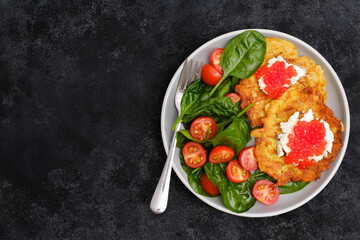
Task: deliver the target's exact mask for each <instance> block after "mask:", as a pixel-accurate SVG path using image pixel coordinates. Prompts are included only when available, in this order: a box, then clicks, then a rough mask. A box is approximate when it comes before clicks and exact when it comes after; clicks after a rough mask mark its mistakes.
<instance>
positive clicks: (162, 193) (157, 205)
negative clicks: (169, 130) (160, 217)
mask: <svg viewBox="0 0 360 240" xmlns="http://www.w3.org/2000/svg"><path fill="white" fill-rule="evenodd" d="M180 126H181V123H178V125H176V127H175V130H174V136H173V138H172V141H171V146H170V151H169V155H168V157H167V159H166V162H165V166H164V169H163V171H162V174H161V176H160V179H159V182H158V184H157V186H156V189H155V192H154V195H153V197H152V199H151V202H150V208H151V210H152V211H153V212H154V213H156V214H160V213H163V212H164V211H165V209H166V207H167V202H168V196H169V187H170V177H171V169H172V165H173V161H174V155H175V149H176V132H177V131H179V130H180Z"/></svg>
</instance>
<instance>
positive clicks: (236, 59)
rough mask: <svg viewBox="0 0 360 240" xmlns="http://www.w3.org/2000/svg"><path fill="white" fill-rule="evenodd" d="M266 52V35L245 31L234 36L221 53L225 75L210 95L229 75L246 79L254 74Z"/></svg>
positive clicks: (212, 92)
mask: <svg viewBox="0 0 360 240" xmlns="http://www.w3.org/2000/svg"><path fill="white" fill-rule="evenodd" d="M265 53H266V41H265V37H264V36H263V35H262V34H261V33H259V32H257V31H254V30H249V31H245V32H243V33H241V34H239V35H238V36H236V37H235V38H233V39H232V40H231V41H230V42H229V43H228V44H227V45H226V47H225V49H224V52H223V53H222V55H221V60H220V64H221V67H222V69H223V70H224V75H223V77H222V78H221V79H220V81H219V82H218V83H217V84H216V86H215V87H214V88H213V89H212V91H211V92H210V96H212V95H213V94H214V92H215V91H216V90H217V89H218V87H219V86H220V84H221V83H222V82H223V81H224V80H225V79H226V78H227V77H229V76H235V77H237V78H241V79H244V78H248V77H250V76H251V75H253V74H254V73H255V72H256V70H257V69H258V68H259V67H260V65H261V64H262V63H263V61H264V57H265Z"/></svg>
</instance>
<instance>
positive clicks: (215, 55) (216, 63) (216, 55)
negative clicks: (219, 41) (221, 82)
mask: <svg viewBox="0 0 360 240" xmlns="http://www.w3.org/2000/svg"><path fill="white" fill-rule="evenodd" d="M223 51H224V49H223V48H218V49H215V50H214V51H213V52H212V54H211V56H210V64H211V66H213V67H214V68H215V69H216V71H218V72H219V73H220V74H221V75H223V74H224V71H223V70H222V68H221V65H220V59H221V54H222V52H223Z"/></svg>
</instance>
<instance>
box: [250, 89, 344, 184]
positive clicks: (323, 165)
mask: <svg viewBox="0 0 360 240" xmlns="http://www.w3.org/2000/svg"><path fill="white" fill-rule="evenodd" d="M304 84H305V83H304ZM324 102H325V96H324V95H323V93H321V92H320V91H319V90H318V88H317V87H314V86H313V87H304V88H289V89H288V90H287V91H286V92H285V93H284V94H283V95H282V96H281V97H280V98H278V99H276V100H272V101H271V102H270V103H268V104H267V105H266V107H265V109H264V114H265V115H266V117H265V118H263V120H262V122H263V124H264V125H263V128H261V129H256V130H253V131H252V132H251V136H253V137H256V148H255V155H256V158H257V160H258V162H259V168H260V171H263V172H266V173H267V174H268V175H270V176H272V177H273V178H274V179H276V180H277V181H278V185H285V184H286V183H287V182H289V181H291V180H293V181H295V182H296V181H303V182H311V181H313V180H315V179H318V178H320V175H321V172H322V171H324V170H325V169H327V168H329V166H330V163H331V162H332V161H334V159H335V157H336V155H337V153H338V152H339V149H340V147H341V146H342V134H341V132H342V130H343V126H342V123H341V122H340V120H338V119H337V118H336V117H335V116H334V113H333V111H332V110H331V109H330V108H328V107H327V106H326V105H325V103H324ZM310 108H311V109H312V111H313V113H314V118H315V119H317V118H319V119H322V120H324V121H326V122H327V123H328V124H329V126H330V130H331V131H332V132H333V134H334V142H333V146H332V150H331V153H328V155H327V157H324V158H323V159H322V160H320V161H319V162H317V163H316V164H314V165H312V166H308V167H307V168H306V169H304V170H300V169H299V168H298V167H297V166H295V165H293V164H285V157H278V154H277V145H278V141H279V140H278V134H280V133H281V132H282V130H281V128H280V123H281V122H287V121H288V119H289V117H290V116H292V115H293V114H294V113H295V112H297V111H299V112H300V117H302V115H303V114H304V113H306V112H307V111H308V110H309V109H310Z"/></svg>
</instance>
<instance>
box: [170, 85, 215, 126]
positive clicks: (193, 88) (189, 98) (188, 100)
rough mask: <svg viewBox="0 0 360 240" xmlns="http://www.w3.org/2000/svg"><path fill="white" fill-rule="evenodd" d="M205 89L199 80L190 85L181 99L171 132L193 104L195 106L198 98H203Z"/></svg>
mask: <svg viewBox="0 0 360 240" xmlns="http://www.w3.org/2000/svg"><path fill="white" fill-rule="evenodd" d="M205 87H206V84H205V83H204V82H203V81H202V80H201V79H198V80H196V81H194V82H193V83H192V84H190V86H189V87H188V88H187V90H186V91H185V93H184V95H183V97H182V99H181V114H180V116H179V117H178V119H177V120H176V122H175V123H174V125H173V127H172V130H174V129H175V127H176V125H177V124H178V123H179V122H182V118H183V116H184V115H185V114H186V113H187V112H188V111H189V109H191V107H192V106H193V105H194V104H196V102H197V101H198V100H199V99H200V97H204V96H203V95H204V90H205ZM207 89H208V91H209V90H210V89H209V88H207Z"/></svg>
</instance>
